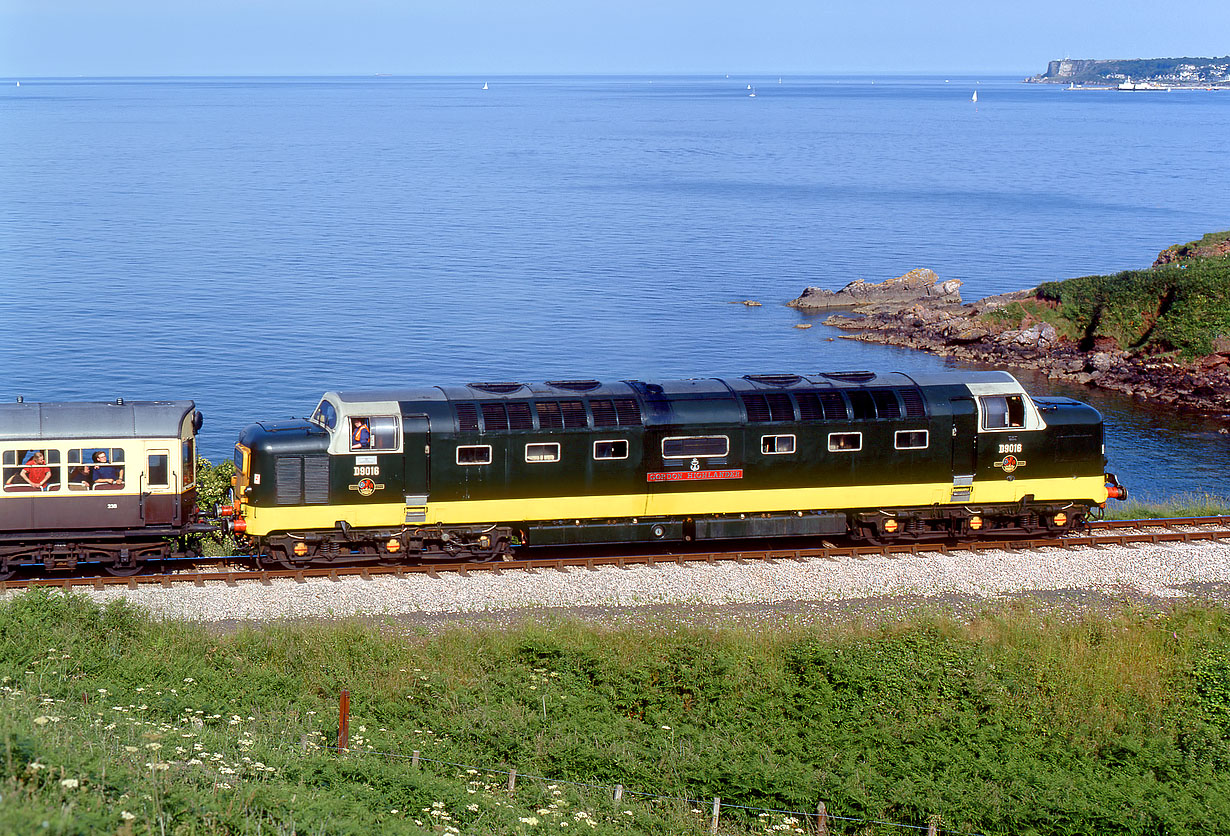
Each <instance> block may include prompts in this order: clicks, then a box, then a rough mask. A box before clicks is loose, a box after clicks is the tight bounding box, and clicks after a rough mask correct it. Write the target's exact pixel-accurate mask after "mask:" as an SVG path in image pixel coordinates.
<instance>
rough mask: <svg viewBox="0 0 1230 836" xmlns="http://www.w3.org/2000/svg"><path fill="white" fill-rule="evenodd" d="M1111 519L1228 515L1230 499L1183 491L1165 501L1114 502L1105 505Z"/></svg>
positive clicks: (1229, 512)
mask: <svg viewBox="0 0 1230 836" xmlns="http://www.w3.org/2000/svg"><path fill="white" fill-rule="evenodd" d="M1106 510H1107V514H1106V516H1107V518H1108V519H1112V520H1136V519H1153V520H1156V519H1167V518H1172V517H1210V516H1218V515H1230V499H1228V498H1227V497H1224V496H1218V495H1216V494H1211V493H1185V494H1178V495H1176V496H1173V497H1171V498H1170V499H1168V500H1166V501H1165V502H1149V503H1145V502H1137V501H1135V500H1133V499H1130V498H1129V499H1128V501H1127V502H1114V503H1110V504H1108V505H1107V507H1106Z"/></svg>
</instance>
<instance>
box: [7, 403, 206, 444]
mask: <svg viewBox="0 0 1230 836" xmlns="http://www.w3.org/2000/svg"><path fill="white" fill-rule="evenodd" d="M194 409H196V404H195V403H193V402H192V401H118V402H117V401H105V402H98V401H94V402H89V401H75V402H70V403H5V404H0V441H26V440H30V441H34V440H51V439H60V438H178V437H179V432H180V428H181V427H182V426H183V422H184V418H186V417H187V416H188V415H190V414H191V413H192V411H193V410H194Z"/></svg>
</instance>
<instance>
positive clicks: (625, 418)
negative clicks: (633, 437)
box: [615, 398, 641, 427]
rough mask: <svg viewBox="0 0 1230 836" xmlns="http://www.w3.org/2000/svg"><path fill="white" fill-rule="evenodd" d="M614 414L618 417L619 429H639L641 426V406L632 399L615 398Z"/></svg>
mask: <svg viewBox="0 0 1230 836" xmlns="http://www.w3.org/2000/svg"><path fill="white" fill-rule="evenodd" d="M615 413H616V414H617V415H618V417H619V426H621V427H639V426H640V425H641V405H640V404H639V403H637V402H636V401H635V400H634V399H632V398H616V399H615Z"/></svg>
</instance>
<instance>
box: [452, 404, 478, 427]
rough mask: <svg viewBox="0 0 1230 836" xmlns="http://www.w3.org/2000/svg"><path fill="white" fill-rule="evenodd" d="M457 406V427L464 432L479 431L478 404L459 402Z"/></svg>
mask: <svg viewBox="0 0 1230 836" xmlns="http://www.w3.org/2000/svg"><path fill="white" fill-rule="evenodd" d="M456 406H457V428H458V429H459V430H461V431H462V432H478V404H472V403H459V404H457V405H456Z"/></svg>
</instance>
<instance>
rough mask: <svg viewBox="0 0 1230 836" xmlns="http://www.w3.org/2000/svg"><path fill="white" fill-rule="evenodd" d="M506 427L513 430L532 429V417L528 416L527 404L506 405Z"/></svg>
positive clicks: (528, 406)
mask: <svg viewBox="0 0 1230 836" xmlns="http://www.w3.org/2000/svg"><path fill="white" fill-rule="evenodd" d="M508 426H509V428H510V429H514V430H532V429H534V417H533V416H532V415H531V414H530V405H529V404H528V403H525V402H523V401H513V402H512V403H510V404H508Z"/></svg>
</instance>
